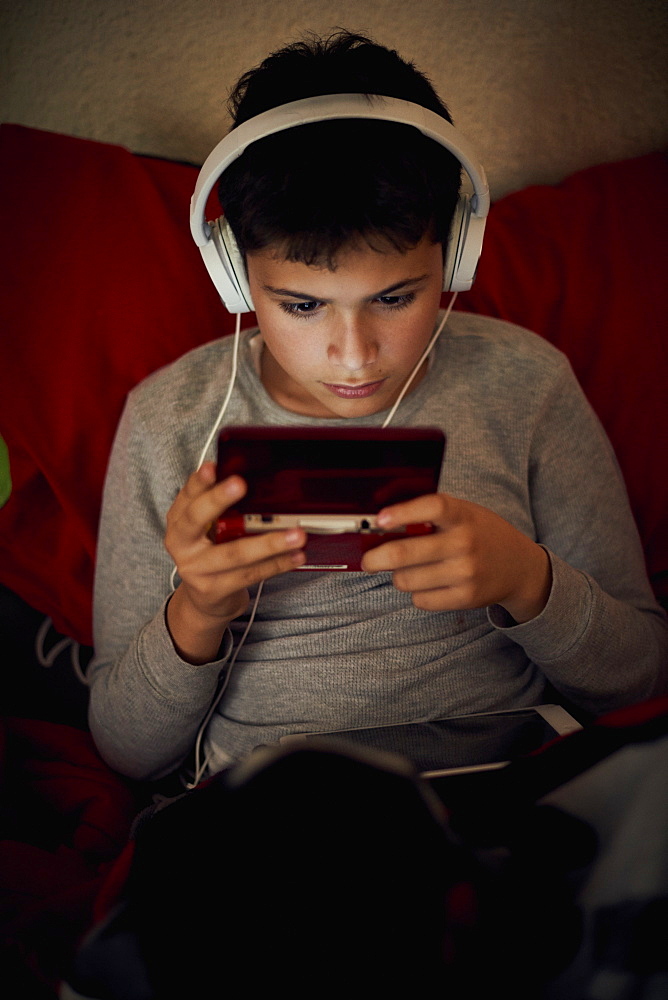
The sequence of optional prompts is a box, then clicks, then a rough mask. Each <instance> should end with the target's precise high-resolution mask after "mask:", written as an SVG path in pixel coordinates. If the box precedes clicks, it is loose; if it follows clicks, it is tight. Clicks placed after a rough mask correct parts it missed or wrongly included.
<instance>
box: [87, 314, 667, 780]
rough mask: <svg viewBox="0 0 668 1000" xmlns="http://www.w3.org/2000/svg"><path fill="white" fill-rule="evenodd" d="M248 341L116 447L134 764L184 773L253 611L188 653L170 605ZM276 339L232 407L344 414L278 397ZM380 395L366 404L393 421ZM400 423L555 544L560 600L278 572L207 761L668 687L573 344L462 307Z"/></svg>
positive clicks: (98, 705)
mask: <svg viewBox="0 0 668 1000" xmlns="http://www.w3.org/2000/svg"><path fill="white" fill-rule="evenodd" d="M231 348H232V338H224V339H221V340H217V341H213V342H212V343H209V344H206V345H204V346H202V347H199V348H197V349H196V350H194V351H191V352H190V353H189V354H187V355H185V356H184V357H182V358H180V359H179V360H178V361H176V362H175V363H174V364H172V365H170V366H168V367H167V368H164V369H162V370H161V371H159V372H156V373H155V374H153V375H151V376H150V377H149V378H148V379H146V380H145V381H144V382H143V383H142V384H141V385H140V386H138V387H137V388H136V389H134V390H133V391H132V392H131V393H130V396H129V398H128V401H127V405H126V408H125V411H124V414H123V417H122V419H121V422H120V425H119V428H118V432H117V437H116V442H115V445H114V449H113V452H112V456H111V460H110V465H109V470H108V475H107V483H106V488H105V494H104V503H103V512H102V519H101V525H100V535H99V546H98V556H97V574H96V584H95V650H96V656H95V659H94V661H93V664H92V667H91V671H90V681H91V703H90V725H91V730H92V733H93V736H94V739H95V741H96V743H97V746H98V748H99V750H100V752H101V753H102V754H103V756H104V757H105V758H106V760H107V761H108V762H109V763H110V764H111V766H112V767H115V768H117V769H118V770H119V771H121V772H123V773H125V774H128V775H130V776H132V777H136V778H155V777H159V776H161V775H163V774H166V773H169V772H170V771H171V770H173V769H175V768H176V767H177V766H178V765H179V764H180V763H181V762H182V761H183V759H184V758H185V756H186V755H187V754H188V752H189V751H190V750H191V748H192V746H193V744H194V742H195V739H196V735H197V731H198V729H199V727H200V724H201V723H202V720H203V719H204V717H205V716H206V714H207V711H208V709H209V706H210V705H211V703H212V699H213V698H214V695H215V692H216V687H217V684H218V682H219V677H220V676H221V675H222V674H224V671H225V666H226V663H227V662H228V660H229V657H230V652H231V649H232V647H233V643H234V642H238V639H239V636H240V634H241V633H242V631H243V629H244V626H245V620H244V619H240V620H238V621H235V622H233V623H232V627H231V629H230V630H229V632H228V634H227V636H226V640H225V642H224V643H223V647H222V650H221V659H220V660H218V661H216V662H214V663H209V664H204V665H201V666H193V665H192V664H189V663H186V662H184V661H183V660H182V659H181V658H180V657H179V656H178V654H177V653H176V651H175V649H174V646H173V644H172V642H171V639H170V636H169V632H168V630H167V627H166V624H165V607H166V603H167V601H168V599H169V596H170V593H171V587H170V574H171V571H172V565H171V562H170V559H169V556H168V554H167V552H166V550H165V549H164V546H163V537H164V531H165V515H166V512H167V510H168V508H169V507H170V505H171V503H172V501H173V500H174V497H175V496H176V493H177V492H178V490H179V489H180V488H181V486H182V485H183V484H184V482H185V480H186V479H187V477H188V476H189V475H190V473H191V472H192V471H193V469H194V468H195V466H196V464H197V460H198V457H199V454H200V452H201V449H202V448H203V446H204V442H205V441H206V438H207V435H208V433H209V431H210V429H211V428H212V426H213V424H214V422H215V419H216V414H217V413H218V410H219V408H220V404H221V401H222V398H223V395H224V393H225V391H226V388H227V384H228V378H229V373H230V363H231ZM260 348H261V339H260V338H259V336H258V334H257V331H249V332H248V333H246V334H244V335H242V343H241V348H240V365H239V373H238V376H237V380H236V385H235V388H234V393H233V396H232V399H231V402H230V405H229V408H228V410H227V413H226V416H225V423H226V424H242V425H252V424H256V425H271V424H279V425H280V424H282V425H293V426H294V425H309V426H317V425H319V424H320V425H322V424H323V423H326V424H327V426H335V425H337V424H341V425H344V424H346V421H345V420H343V419H341V420H338V419H329V420H326V421H323V420H322V419H316V418H308V417H304V416H301V415H298V414H295V413H291V412H289V411H287V410H285V409H283V408H282V407H280V406H279V405H278V404H277V403H275V402H274V401H273V400H272V399H271V397H270V396H269V395H268V394H267V392H266V391H265V389H264V387H263V385H262V383H261V381H260V378H259V374H258V363H257V361H258V357H257V356H258V350H259V349H260ZM384 416H385V415H384V414H375V415H373V416H371V417H367V418H363V419H360V420H359V421H356V423H358V424H359V425H360V426H380V425H381V424H382V422H383V418H384ZM393 423H394V424H395V425H397V426H407V427H416V426H437V427H440V428H442V429H443V431H444V432H445V434H446V438H447V445H446V458H445V462H444V467H443V474H442V480H441V483H440V489H441V490H442V491H443V492H445V493H449V494H452V495H454V496H457V497H461V498H465V499H468V500H472V501H474V502H476V503H479V504H482V505H484V506H486V507H488V508H490V509H492V510H494V511H496V513H498V514H500V515H501V516H502V517H504V518H505V519H506V520H507V521H509V522H511V523H512V524H513V525H515V526H516V527H517V528H518V529H520V530H521V531H523V532H524V533H525V534H527V535H529V536H530V537H531V538H533V539H535V540H536V541H538V542H539V543H540V544H542V545H543V546H544V547H545V548H546V550H547V551H548V554H549V556H550V559H551V563H552V573H553V583H552V589H551V593H550V597H549V600H548V603H547V606H546V607H545V609H544V610H543V612H542V613H541V614H540V615H539V616H538V617H537V618H534V619H533V620H532V621H529V622H526V623H524V624H521V625H518V624H515V623H514V621H513V620H512V619H510V618H509V616H508V615H507V614H506V613H505V612H504V610H503V609H502V608H500V607H498V606H493V607H489V608H482V609H475V610H471V611H464V612H460V611H457V612H454V611H453V612H427V611H421V610H418V609H416V608H415V607H414V606H413V605H412V603H411V599H410V595H409V594H406V593H400V592H399V591H397V590H396V589H395V588H394V587H393V586H392V582H391V577H390V574H388V573H380V574H373V575H371V574H365V573H362V572H358V573H327V572H309V571H303V570H297V571H294V572H290V573H287V574H285V575H283V576H280V577H277V578H275V579H273V580H271V581H269V582H267V583H266V584H265V586H264V590H263V592H262V594H261V598H260V601H259V606H258V611H257V617H256V619H255V621H254V623H253V625H252V627H251V629H250V632H249V635H248V637H247V639H246V641H245V643H244V645H243V646H242V648H241V650H240V652H239V655H238V659H237V662H236V664H235V667H234V670H233V671H232V674H231V676H230V679H229V683H228V686H227V689H226V692H225V695H224V698H223V699H222V701H221V703H220V704H219V705H218V706H217V708H216V710H215V711H214V713H213V716H212V718H211V720H210V722H209V723H208V725H207V727H206V732H205V734H204V746H205V750H206V754H207V760H208V764H209V768H210V770H211V771H215V770H218V769H219V768H221V767H223V766H225V764H227V763H229V762H230V761H233V760H237V759H239V758H240V757H243V756H244V755H246V754H247V753H248V752H249V751H251V750H252V749H253V748H254V747H255V746H257V745H259V744H265V743H272V742H274V741H276V740H277V739H279V738H280V737H281V736H283V735H285V734H288V733H292V732H303V731H310V732H316V731H322V730H333V729H347V728H352V727H358V726H368V725H379V724H384V723H394V722H406V721H415V720H422V719H437V718H442V717H444V716H448V715H454V714H461V713H468V712H479V711H485V710H496V709H506V708H512V707H519V706H526V705H533V704H539V703H540V702H541V700H543V698H544V693H545V689H546V686H547V683H548V682H549V683H551V684H552V685H554V687H555V688H557V690H558V691H560V692H562V693H563V694H564V696H566V697H567V698H568V699H570V700H571V701H572V702H574V703H575V704H577V705H580V706H581V707H582V708H584V709H586V710H588V711H593V712H595V713H600V712H603V711H607V710H609V709H611V708H613V707H616V706H619V705H623V704H628V703H630V702H633V701H637V700H640V699H643V698H646V697H649V696H650V695H652V694H653V693H655V692H657V691H662V690H665V686H666V668H667V664H668V622H667V621H666V617H665V615H664V614H663V612H662V611H661V609H660V608H659V607H658V606H657V604H656V603H655V601H654V599H653V595H652V592H651V589H650V587H649V584H648V582H647V578H646V573H645V566H644V559H643V554H642V549H641V546H640V543H639V539H638V535H637V531H636V528H635V524H634V521H633V518H632V515H631V512H630V509H629V505H628V500H627V497H626V492H625V489H624V485H623V483H622V480H621V477H620V474H619V471H618V468H617V464H616V462H615V458H614V456H613V454H612V450H611V447H610V445H609V442H608V441H607V438H606V436H605V434H604V432H603V430H602V428H601V426H600V424H599V422H598V420H597V419H596V417H595V416H594V414H593V413H592V411H591V408H590V406H589V404H588V403H587V401H586V399H585V397H584V395H583V393H582V391H581V389H580V387H579V385H578V383H577V381H576V379H575V377H574V375H573V373H572V371H571V369H570V366H569V364H568V361H567V360H566V358H565V357H564V356H563V355H562V354H561V353H560V352H558V351H557V350H556V349H555V348H554V347H552V346H551V345H550V344H549V343H547V342H546V341H544V340H542V339H541V338H540V337H537V336H535V335H534V334H531V333H529V332H527V331H525V330H522V329H519V328H518V327H515V326H512V325H510V324H507V323H502V322H499V321H496V320H491V319H488V318H485V317H479V316H472V315H468V314H465V313H454V314H452V316H451V317H450V319H449V321H448V324H447V326H446V328H445V331H444V333H443V334H442V336H441V339H440V342H439V343H438V345H437V347H436V349H435V351H434V353H433V355H432V361H431V367H430V369H429V372H428V374H427V375H426V376H425V378H424V379H423V380H422V381H421V382H420V383H419V385H418V386H417V387H416V388H415V390H414V391H412V392H410V393H409V394H408V395H407V396H406V398H405V399H404V400H403V402H402V403H401V405H400V407H399V409H398V411H397V414H396V416H395V418H394V421H393ZM214 455H215V448H214V446H212V448H211V453H210V455H209V456H208V457H210V458H213V457H214Z"/></svg>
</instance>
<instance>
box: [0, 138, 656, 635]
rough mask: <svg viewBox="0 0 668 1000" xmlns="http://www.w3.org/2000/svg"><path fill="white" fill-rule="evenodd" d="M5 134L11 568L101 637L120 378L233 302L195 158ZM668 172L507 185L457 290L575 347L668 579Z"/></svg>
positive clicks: (130, 376)
mask: <svg viewBox="0 0 668 1000" xmlns="http://www.w3.org/2000/svg"><path fill="white" fill-rule="evenodd" d="M0 148H1V152H2V161H3V164H4V166H3V185H2V191H3V197H2V199H1V200H0V205H1V209H0V211H1V212H2V216H1V217H0V234H1V236H2V239H3V255H2V265H3V273H4V276H5V279H6V287H7V289H8V292H7V293H6V294H5V296H4V297H3V305H2V308H3V310H4V314H3V315H2V329H3V331H4V344H5V350H4V357H3V361H2V365H0V434H1V435H2V436H3V437H4V438H5V441H6V442H7V446H8V448H9V455H10V462H11V471H12V479H13V493H12V496H11V497H10V499H9V501H8V502H7V504H6V505H5V507H4V508H2V509H1V510H0V582H2V583H4V584H5V585H6V586H8V587H10V588H11V589H12V590H14V591H15V592H16V593H18V594H19V595H20V596H21V597H23V598H24V600H26V601H28V603H29V604H31V605H32V606H33V607H35V608H38V609H39V610H41V611H43V612H44V613H45V614H48V615H49V616H50V617H51V618H52V619H53V621H54V623H55V625H56V627H57V628H58V629H59V630H60V631H61V632H64V633H66V634H68V635H71V636H73V637H74V638H76V639H78V640H79V641H82V642H84V643H86V644H90V643H91V641H92V638H91V588H92V575H93V560H94V554H95V537H96V529H97V519H98V514H99V504H100V495H101V490H102V484H103V481H104V473H105V468H106V463H107V458H108V453H109V449H110V446H111V441H112V438H113V434H114V430H115V427H116V423H117V421H118V417H119V415H120V411H121V408H122V405H123V400H124V398H125V395H126V393H127V391H128V389H129V388H131V387H132V386H133V385H134V384H135V383H136V382H138V381H140V380H141V379H142V378H143V377H144V376H145V375H147V374H148V373H149V372H151V371H153V370H154V369H155V368H158V367H160V366H161V365H163V364H166V363H167V362H169V361H171V360H172V359H174V358H176V357H178V356H179V355H180V354H182V353H184V352H185V351H187V350H189V349H190V348H191V347H194V346H196V345H197V344H200V343H204V342H206V341H208V340H211V339H213V338H214V337H217V336H220V335H221V334H224V333H227V332H229V331H230V330H231V329H232V326H233V318H232V317H231V316H229V315H228V313H227V312H226V310H225V309H224V307H223V306H222V304H221V303H220V300H219V299H218V296H217V293H216V292H215V290H214V288H213V286H212V284H211V282H210V280H209V278H208V276H207V274H206V271H205V269H204V266H203V264H202V262H201V259H200V255H199V251H198V250H197V248H196V247H195V246H194V244H193V242H192V240H191V237H190V232H189V225H188V208H189V201H190V195H191V193H192V189H193V187H194V184H195V178H196V173H197V171H196V168H195V167H191V166H187V165H182V164H176V163H168V162H165V161H161V160H155V159H150V158H145V157H139V156H135V155H133V154H131V153H129V152H127V151H126V150H124V149H122V148H120V147H117V146H110V145H106V144H103V143H95V142H90V141H86V140H81V139H73V138H71V137H67V136H61V135H55V134H53V133H48V132H41V131H38V130H35V129H27V128H23V127H20V126H13V125H7V126H3V127H2V128H1V129H0ZM665 178H666V164H665V161H664V159H663V157H661V156H654V157H652V156H650V157H645V158H641V159H638V160H632V161H629V162H628V163H623V164H612V165H607V166H603V167H597V168H594V169H593V170H591V171H585V172H584V173H582V174H579V175H576V176H575V177H573V178H571V179H570V180H569V181H567V182H565V183H564V184H563V185H561V186H560V187H558V188H533V189H529V190H527V191H524V192H521V193H520V194H517V195H510V196H509V197H508V198H505V199H503V200H502V201H501V202H499V203H498V204H497V205H495V206H494V207H493V209H492V212H491V216H490V221H489V226H488V237H487V241H486V246H485V251H484V254H483V258H482V262H481V267H480V272H479V276H478V280H477V282H476V285H475V286H474V289H473V290H472V291H471V292H470V293H467V294H466V295H463V296H461V298H460V302H459V303H458V305H461V307H462V308H466V309H472V310H476V311H479V312H485V313H489V314H491V315H499V316H503V317H506V318H508V319H511V320H514V321H515V322H519V323H522V324H523V325H525V326H529V327H530V328H533V329H535V330H537V332H539V333H541V334H543V335H544V336H546V337H547V338H549V339H550V340H552V341H553V342H554V343H556V344H558V346H560V347H562V349H564V350H565V351H566V353H568V354H570V356H571V358H572V360H573V363H574V367H575V369H576V372H577V373H578V375H579V377H580V378H581V380H582V383H583V385H584V388H585V390H586V391H587V392H588V393H589V395H590V398H591V400H592V403H593V405H594V406H595V408H596V409H597V410H598V412H599V414H600V416H601V417H602V419H603V422H604V423H605V424H606V426H607V428H608V431H609V433H610V435H611V437H612V439H613V442H614V443H615V446H616V448H617V451H618V454H619V457H620V461H621V463H622V466H623V468H624V471H625V473H626V476H627V480H628V482H629V487H630V491H631V497H632V500H633V504H634V509H635V512H636V515H637V517H638V521H639V524H640V527H641V532H642V534H643V540H644V542H645V545H646V547H647V553H648V560H649V564H650V570H651V571H652V572H653V574H655V581H656V582H657V583H658V584H659V585H660V584H661V582H662V579H663V580H664V581H665V576H664V577H663V578H661V574H662V573H663V574H665V573H666V570H667V568H668V551H667V547H668V543H667V542H666V531H665V511H666V509H667V507H668V502H667V501H668V488H667V484H666V474H665V471H664V467H663V466H664V459H663V456H665V455H666V448H665V443H666V433H667V431H666V426H667V424H666V420H665V415H666V414H665V405H666V404H665V385H666V384H667V379H666V348H665V345H664V344H663V343H661V342H660V341H659V319H658V317H659V315H660V311H659V306H660V303H659V301H658V296H659V288H660V284H659V258H660V254H661V250H660V247H661V245H662V240H663V233H664V232H665V223H666V221H668V220H666V219H665V215H666V208H665V205H662V204H659V205H658V206H656V202H661V199H660V198H659V197H657V195H656V192H657V191H658V190H661V189H663V188H664V186H665ZM646 192H650V193H651V194H646ZM650 197H651V199H652V202H651V205H650V206H649V207H648V208H647V209H645V208H644V206H642V205H641V204H640V203H641V201H649V198H650ZM661 216H663V218H661ZM252 322H253V317H252V316H249V317H247V324H248V325H250V324H251V323H252ZM244 325H246V323H245V324H244ZM662 444H663V451H661V445H662Z"/></svg>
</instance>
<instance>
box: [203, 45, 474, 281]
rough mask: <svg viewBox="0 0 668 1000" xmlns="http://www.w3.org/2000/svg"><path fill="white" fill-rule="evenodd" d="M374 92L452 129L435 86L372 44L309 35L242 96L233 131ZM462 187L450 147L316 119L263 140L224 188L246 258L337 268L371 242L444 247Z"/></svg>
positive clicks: (375, 127)
mask: <svg viewBox="0 0 668 1000" xmlns="http://www.w3.org/2000/svg"><path fill="white" fill-rule="evenodd" d="M344 93H365V94H379V95H382V96H385V97H397V98H401V99H403V100H406V101H412V102H413V103H415V104H420V105H421V106H422V107H425V108H428V109H430V110H431V111H434V112H435V113H436V114H439V115H441V117H443V118H445V119H446V120H447V121H449V122H452V119H451V117H450V114H449V112H448V109H447V108H446V107H445V105H444V104H443V103H442V101H441V100H440V99H439V98H438V96H437V94H436V92H435V91H434V88H433V87H432V86H431V84H430V83H429V81H428V80H427V78H426V77H425V76H424V75H423V74H422V73H420V72H419V71H418V70H417V69H416V68H415V67H414V66H413V65H412V64H411V63H408V62H406V61H405V60H403V59H402V58H401V57H400V56H399V55H398V53H397V52H395V51H393V50H390V49H387V48H385V47H384V46H382V45H377V44H375V43H374V42H372V41H371V40H370V39H368V38H366V37H365V36H364V35H359V34H351V33H350V32H346V31H337V32H335V33H334V34H332V35H330V36H329V37H327V38H319V37H317V36H312V37H309V38H308V39H305V40H303V41H299V42H295V43H293V44H291V45H288V46H286V47H285V48H282V49H280V50H278V51H277V52H274V53H273V54H272V55H270V56H268V57H267V58H266V59H265V60H264V62H262V63H261V65H260V66H259V67H257V68H255V69H252V70H249V71H248V72H247V73H245V74H244V76H242V77H241V79H240V80H239V82H238V84H237V85H236V87H235V88H234V90H233V92H232V94H231V96H230V100H229V108H230V112H231V114H232V117H233V120H234V125H235V126H236V125H240V124H241V123H242V122H245V121H247V120H248V119H249V118H254V117H255V116H256V115H259V114H260V113H261V112H263V111H267V110H269V109H271V108H275V107H278V106H280V105H281V104H287V103H288V102H290V101H296V100H299V99H301V98H304V97H314V96H318V95H320V94H344ZM460 178H461V165H460V163H459V161H458V160H457V159H456V157H454V156H453V155H452V154H451V153H450V152H448V150H446V149H444V148H443V147H441V146H439V145H438V144H437V143H436V142H434V141H433V140H432V139H428V138H427V137H426V136H424V135H422V134H421V133H420V132H418V131H417V129H414V128H412V127H411V126H409V125H399V124H396V123H391V122H384V121H369V120H350V119H346V120H341V121H330V122H322V123H320V122H317V123H314V124H311V125H302V126H299V127H297V128H292V129H288V130H286V131H284V132H280V133H277V134H274V135H271V136H267V137H266V138H265V139H260V140H258V141H257V142H255V143H253V144H252V145H251V146H249V147H248V149H246V151H245V152H244V153H243V154H242V156H240V157H239V158H238V159H237V160H235V161H234V163H233V164H231V165H230V167H228V169H227V170H226V171H225V173H224V174H223V176H222V177H221V180H220V182H219V186H218V195H219V199H220V203H221V205H222V208H223V211H224V213H225V215H226V217H227V220H228V222H229V224H230V226H231V227H232V231H233V232H234V234H235V237H236V239H237V242H238V244H239V247H240V249H241V252H242V253H243V254H244V255H245V254H246V253H247V252H249V251H254V250H262V249H264V248H265V247H268V246H274V247H279V248H280V251H281V253H282V254H283V255H284V257H285V259H287V260H296V261H302V262H303V263H305V264H309V265H315V266H321V267H328V268H330V269H334V267H335V263H336V255H337V253H338V251H339V250H340V249H341V248H342V247H343V246H345V245H347V244H350V243H354V242H356V241H358V240H359V238H360V237H361V238H362V239H364V240H365V241H366V242H367V243H368V245H369V246H371V247H372V248H374V249H376V250H379V251H382V250H383V249H386V248H387V246H388V244H389V245H391V246H393V247H395V248H397V249H399V250H401V251H405V250H408V249H410V248H411V247H413V246H415V245H416V244H417V243H419V242H420V240H421V239H422V238H423V237H424V236H425V235H429V236H430V238H431V239H432V240H433V241H434V242H436V243H443V244H444V243H446V242H447V240H448V236H449V230H450V224H451V222H452V216H453V213H454V209H455V205H456V203H457V197H458V194H459V185H460Z"/></svg>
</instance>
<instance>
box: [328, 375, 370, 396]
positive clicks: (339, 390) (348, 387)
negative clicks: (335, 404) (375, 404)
mask: <svg viewBox="0 0 668 1000" xmlns="http://www.w3.org/2000/svg"><path fill="white" fill-rule="evenodd" d="M384 381H385V379H384V378H381V379H378V381H376V382H358V383H356V384H350V383H346V382H339V383H332V382H323V383H322V384H323V385H324V386H325V388H326V389H329V391H330V392H333V393H334V395H335V396H339V397H340V398H341V399H362V398H364V397H365V396H373V394H374V392H377V391H378V390H379V389H380V387H381V385H382V384H383V382H384Z"/></svg>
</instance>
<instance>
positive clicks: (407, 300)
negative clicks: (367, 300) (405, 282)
mask: <svg viewBox="0 0 668 1000" xmlns="http://www.w3.org/2000/svg"><path fill="white" fill-rule="evenodd" d="M414 299H415V292H406V294H405V295H379V296H378V299H377V300H376V301H377V302H380V303H381V305H384V306H387V307H388V308H390V309H401V308H402V306H408V305H410V304H411V302H412V301H413V300H414Z"/></svg>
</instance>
